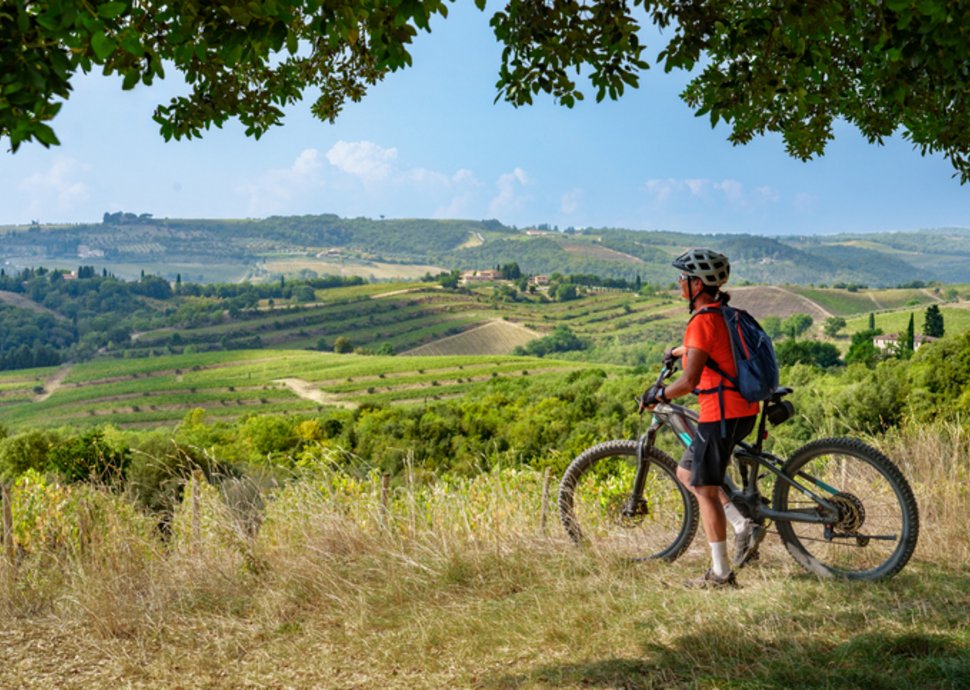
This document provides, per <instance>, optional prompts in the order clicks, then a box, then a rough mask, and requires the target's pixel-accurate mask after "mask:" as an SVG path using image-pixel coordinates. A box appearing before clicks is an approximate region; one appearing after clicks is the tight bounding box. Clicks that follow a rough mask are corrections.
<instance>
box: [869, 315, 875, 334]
mask: <svg viewBox="0 0 970 690" xmlns="http://www.w3.org/2000/svg"><path fill="white" fill-rule="evenodd" d="M869 330H870V331H874V330H876V315H875V314H873V313H872V312H869Z"/></svg>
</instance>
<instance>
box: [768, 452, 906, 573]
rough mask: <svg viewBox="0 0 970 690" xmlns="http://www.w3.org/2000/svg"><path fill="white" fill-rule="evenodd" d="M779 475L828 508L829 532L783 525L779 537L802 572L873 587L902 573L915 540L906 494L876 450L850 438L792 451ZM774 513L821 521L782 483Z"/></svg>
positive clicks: (813, 505)
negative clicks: (832, 513) (831, 515)
mask: <svg viewBox="0 0 970 690" xmlns="http://www.w3.org/2000/svg"><path fill="white" fill-rule="evenodd" d="M782 473H783V474H784V475H785V476H786V477H789V478H791V479H792V480H794V481H797V482H798V483H799V484H801V485H802V486H805V487H806V488H808V489H810V490H811V491H813V492H814V493H816V494H817V495H819V496H821V497H822V498H824V499H825V500H826V501H828V502H829V503H831V504H833V505H834V506H835V508H836V510H837V519H836V521H835V523H834V524H832V525H828V526H826V525H820V524H817V523H805V522H782V521H779V522H778V523H777V524H778V534H779V535H780V536H781V539H782V541H783V542H784V543H785V546H786V547H787V549H788V552H789V553H790V554H791V555H792V556H793V557H794V558H795V560H796V561H798V563H799V564H800V565H802V566H803V567H804V568H805V569H806V570H808V571H810V572H812V573H815V574H817V575H820V576H822V577H841V578H847V579H853V580H876V579H880V578H884V577H890V576H892V575H895V574H896V573H898V572H899V570H900V569H901V568H902V567H903V566H904V565H906V563H907V562H908V561H909V559H910V556H912V555H913V550H914V549H915V548H916V540H917V538H918V536H919V512H918V510H917V507H916V499H915V497H914V496H913V491H912V489H911V488H910V486H909V483H908V482H907V481H906V478H905V477H903V474H902V472H900V471H899V468H898V467H896V465H894V464H893V462H892V461H891V460H890V459H889V458H887V457H886V456H885V455H883V454H882V453H880V452H879V451H878V450H876V449H875V448H872V447H871V446H868V445H866V444H865V443H862V442H861V441H858V440H855V439H850V438H826V439H821V440H818V441H813V442H811V443H809V444H807V445H805V446H802V447H801V448H799V449H798V450H797V451H795V453H794V454H793V455H792V457H791V458H790V459H789V460H788V462H787V463H785V466H784V467H783V468H782ZM774 507H775V510H780V511H793V512H802V513H806V514H809V515H823V514H825V513H826V512H827V511H826V510H825V509H824V508H823V507H822V506H821V505H820V504H819V503H818V502H816V501H815V500H813V499H812V498H811V497H809V496H806V495H804V494H802V493H801V492H800V491H799V490H798V489H797V488H794V487H792V486H791V485H789V483H788V482H785V481H783V480H781V479H779V480H778V481H776V483H775V491H774Z"/></svg>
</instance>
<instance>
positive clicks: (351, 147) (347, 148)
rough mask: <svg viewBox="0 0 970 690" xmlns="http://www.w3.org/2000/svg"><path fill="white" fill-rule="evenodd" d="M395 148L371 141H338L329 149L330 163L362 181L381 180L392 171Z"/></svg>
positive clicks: (395, 153)
mask: <svg viewBox="0 0 970 690" xmlns="http://www.w3.org/2000/svg"><path fill="white" fill-rule="evenodd" d="M396 158H397V149H394V148H390V149H385V148H383V147H381V146H378V145H377V144H375V143H374V142H372V141H338V142H337V143H336V144H334V145H333V146H332V147H331V148H330V150H329V151H327V160H328V161H330V165H332V166H334V167H335V168H337V169H338V170H342V171H343V172H345V173H347V174H348V175H353V176H355V177H359V178H360V179H361V180H363V181H364V182H381V181H383V180H386V179H387V178H388V177H390V175H391V173H392V172H393V165H392V164H393V162H394V160H395V159H396Z"/></svg>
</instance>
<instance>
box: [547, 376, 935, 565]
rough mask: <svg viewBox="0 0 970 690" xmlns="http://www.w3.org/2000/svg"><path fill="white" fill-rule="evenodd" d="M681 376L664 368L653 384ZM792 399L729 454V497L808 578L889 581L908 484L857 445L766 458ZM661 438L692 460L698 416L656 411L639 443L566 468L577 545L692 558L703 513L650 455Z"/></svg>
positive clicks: (907, 527) (904, 557) (905, 515)
mask: <svg viewBox="0 0 970 690" xmlns="http://www.w3.org/2000/svg"><path fill="white" fill-rule="evenodd" d="M676 368H677V366H676V364H675V363H673V362H669V361H668V362H666V363H665V364H664V366H663V368H662V370H661V372H660V375H659V376H658V377H657V383H662V382H663V381H664V380H665V379H667V378H668V377H669V376H671V375H672V374H673V373H674V371H675V370H676ZM791 392H792V389H791V388H777V389H776V390H775V391H774V393H773V394H772V395H771V397H770V398H769V399H768V400H766V401H765V402H764V403H763V404H762V407H761V412H760V415H759V419H758V423H757V425H756V427H755V428H756V429H757V437H756V438H755V440H754V442H753V443H748V442H741V443H739V444H738V445H737V446H736V447H735V449H734V458H735V460H736V461H737V462H736V464H737V467H736V472H737V474H738V475H739V476H740V484H741V485H740V486H738V485H737V483H736V482H735V481H734V480H733V479H732V478H731V476H730V475H731V473H729V474H728V476H726V477H725V483H724V486H723V488H724V491H725V493H726V494H727V496H728V498H729V499H730V501H731V502H732V503H733V504H734V505H736V506H737V507H738V509H739V510H740V511H741V513H742V514H744V515H745V516H746V517H749V518H750V519H752V520H754V521H755V522H756V523H758V524H762V525H766V523H767V522H769V521H771V522H774V523H775V525H776V527H777V532H778V535H779V537H780V538H781V540H782V542H783V543H784V544H785V547H786V548H787V549H788V552H789V553H790V554H791V555H792V556H793V557H794V559H795V560H796V561H797V562H798V563H799V564H800V565H801V566H802V567H804V568H805V569H806V570H808V571H809V572H811V573H814V574H816V575H819V576H822V577H838V578H846V579H861V580H876V579H880V578H886V577H891V576H892V575H895V574H896V573H897V572H899V570H900V569H901V568H902V567H903V566H905V565H906V563H907V562H908V561H909V559H910V557H911V556H912V554H913V550H914V549H915V548H916V541H917V539H918V537H919V511H918V509H917V505H916V499H915V498H914V496H913V491H912V489H911V488H910V486H909V483H908V482H907V481H906V478H905V477H904V476H903V474H902V472H900V470H899V468H898V467H896V465H895V464H894V463H893V462H892V461H891V460H890V459H889V458H887V457H886V456H885V455H883V454H882V453H881V452H879V451H878V450H876V449H875V448H873V447H871V446H869V445H867V444H865V443H863V442H862V441H859V440H857V439H853V438H823V439H819V440H816V441H811V442H810V443H807V444H806V445H804V446H802V447H801V448H799V449H798V450H796V451H795V452H794V453H792V454H791V456H790V457H789V458H787V459H783V458H780V457H778V456H776V455H773V454H772V453H770V452H768V451H766V450H765V449H764V448H763V444H764V441H765V439H766V438H767V434H766V431H767V425H768V424H769V423H771V424H772V425H775V424H781V423H783V422H784V421H786V420H787V419H789V418H791V417H792V416H793V415H794V407H793V406H792V404H791V402H790V401H788V400H785V399H784V398H785V396H786V395H788V394H789V393H791ZM664 428H667V429H670V430H672V431H673V432H674V433H675V435H676V436H677V439H678V440H679V441H680V443H681V445H683V446H684V448H689V447H690V444H691V442H692V441H693V438H694V433H695V431H696V428H697V413H696V412H695V411H694V410H691V409H689V408H687V407H684V406H682V405H677V404H674V403H658V404H657V405H656V406H655V407H654V409H653V417H652V420H651V423H650V425H649V428H647V430H646V432H645V433H643V434H640V435H639V438H638V439H637V440H614V441H607V442H605V443H600V444H598V445H596V446H593V447H591V448H589V449H587V450H586V451H584V452H583V453H581V454H580V455H579V456H577V457H576V459H575V460H573V461H572V463H571V464H570V465H569V467H568V468H567V470H566V472H565V474H564V475H563V478H562V483H561V484H560V488H559V515H560V519H561V521H562V524H563V527H565V529H566V532H567V533H568V534H569V536H570V537H571V538H572V539H573V541H575V542H576V543H577V544H592V545H595V546H596V547H598V548H601V549H604V550H606V551H609V552H612V553H617V554H619V555H621V556H626V557H630V558H634V559H637V560H646V559H664V560H667V561H673V560H674V559H676V558H677V557H678V556H680V555H681V554H683V553H684V551H686V550H687V548H688V547H689V546H690V543H691V540H692V539H693V538H694V534H695V533H696V531H697V522H698V506H697V501H696V499H695V498H694V495H693V494H692V493H691V492H690V491H688V490H687V488H686V487H684V485H683V484H681V483H680V481H678V479H677V475H676V469H677V465H676V463H675V462H674V459H673V458H671V457H670V455H668V454H667V453H665V452H664V451H663V450H661V449H660V448H658V447H657V446H656V445H655V442H656V438H657V433H658V432H659V431H660V430H661V429H664ZM761 485H764V487H765V491H764V492H763V491H762V488H761ZM769 491H770V496H771V500H770V501H769V499H768V495H769Z"/></svg>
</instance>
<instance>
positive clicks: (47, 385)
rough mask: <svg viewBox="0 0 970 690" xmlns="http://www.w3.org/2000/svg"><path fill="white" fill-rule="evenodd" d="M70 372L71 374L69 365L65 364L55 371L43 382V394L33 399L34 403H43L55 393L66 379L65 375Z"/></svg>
mask: <svg viewBox="0 0 970 690" xmlns="http://www.w3.org/2000/svg"><path fill="white" fill-rule="evenodd" d="M70 372H71V365H70V364H66V365H64V366H63V367H61V368H60V369H58V370H57V371H55V372H54V375H53V376H51V377H50V378H49V379H47V380H46V381H45V382H44V392H43V393H41V394H40V395H38V396H37V397H35V398H34V402H43V401H45V400H47V398H49V397H51V396H52V395H54V393H56V392H57V389H58V388H60V387H61V384H63V383H64V379H66V378H67V375H68V374H69V373H70Z"/></svg>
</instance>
